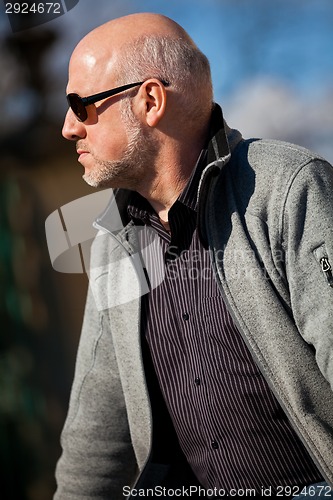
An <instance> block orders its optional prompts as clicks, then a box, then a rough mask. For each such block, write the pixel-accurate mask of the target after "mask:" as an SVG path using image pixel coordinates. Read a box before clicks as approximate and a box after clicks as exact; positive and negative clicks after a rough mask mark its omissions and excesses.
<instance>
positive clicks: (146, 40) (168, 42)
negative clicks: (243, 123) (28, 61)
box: [70, 13, 212, 123]
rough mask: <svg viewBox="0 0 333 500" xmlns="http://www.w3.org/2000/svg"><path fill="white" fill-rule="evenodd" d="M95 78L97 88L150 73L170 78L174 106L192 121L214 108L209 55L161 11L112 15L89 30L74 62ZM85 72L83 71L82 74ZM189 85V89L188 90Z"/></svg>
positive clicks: (108, 86)
mask: <svg viewBox="0 0 333 500" xmlns="http://www.w3.org/2000/svg"><path fill="white" fill-rule="evenodd" d="M77 61H79V65H81V68H82V67H83V68H85V69H83V70H82V69H81V71H82V72H84V70H86V71H88V72H89V75H90V78H93V79H94V78H97V80H98V82H96V85H98V88H96V92H98V91H100V90H104V89H107V88H110V87H112V86H117V85H124V84H125V83H130V82H134V81H144V80H146V79H148V78H152V77H154V78H159V79H161V80H166V81H168V82H170V92H172V91H173V97H174V98H175V101H177V102H175V105H176V106H178V107H179V109H182V110H183V114H184V119H186V121H187V122H188V120H189V119H190V117H191V116H193V119H192V120H191V121H193V123H197V122H198V119H199V120H200V118H202V116H203V115H204V116H205V117H206V118H207V117H208V116H209V114H210V112H211V107H212V84H211V75H210V67H209V63H208V61H207V58H206V57H205V56H204V55H203V54H202V53H201V52H200V50H199V49H198V48H197V46H196V45H195V43H194V42H193V40H192V39H191V37H190V36H189V35H188V34H187V32H186V31H185V30H184V29H183V28H182V27H181V26H180V25H179V24H177V23H176V22H175V21H173V20H172V19H170V18H168V17H166V16H162V15H160V14H152V13H140V14H131V15H128V16H125V17H121V18H118V19H113V20H111V21H109V22H107V23H105V24H103V25H101V26H99V27H97V28H96V29H94V30H93V31H91V32H90V33H88V35H86V36H85V37H84V38H83V39H82V40H81V41H80V42H79V44H78V45H77V47H76V48H75V50H74V52H73V55H72V58H71V64H70V70H71V66H73V65H75V66H76V67H75V68H74V70H75V71H76V72H77V71H78V65H77V64H76V63H77ZM83 76H84V75H83ZM189 90H190V92H189Z"/></svg>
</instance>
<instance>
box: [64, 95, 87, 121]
mask: <svg viewBox="0 0 333 500" xmlns="http://www.w3.org/2000/svg"><path fill="white" fill-rule="evenodd" d="M67 101H68V104H69V106H70V107H71V109H72V111H73V113H74V114H75V116H76V117H77V118H78V119H79V120H80V121H81V122H84V121H85V120H86V119H87V117H88V114H87V110H86V108H85V105H84V104H83V102H82V100H81V97H80V96H79V95H77V94H68V96H67Z"/></svg>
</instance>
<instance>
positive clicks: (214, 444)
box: [210, 441, 219, 450]
mask: <svg viewBox="0 0 333 500" xmlns="http://www.w3.org/2000/svg"><path fill="white" fill-rule="evenodd" d="M210 444H211V445H212V448H213V449H214V450H217V449H218V447H219V443H218V442H217V441H212V442H211V443H210Z"/></svg>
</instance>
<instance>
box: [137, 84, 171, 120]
mask: <svg viewBox="0 0 333 500" xmlns="http://www.w3.org/2000/svg"><path fill="white" fill-rule="evenodd" d="M140 95H141V98H142V100H143V101H142V104H144V108H145V109H144V113H145V121H146V123H147V125H148V126H149V127H156V126H157V125H158V123H159V121H160V120H161V119H162V118H163V116H164V113H165V109H166V101H167V92H166V89H165V86H164V85H163V83H162V82H161V81H160V80H157V79H150V80H146V81H145V82H144V84H143V85H142V86H141V89H140Z"/></svg>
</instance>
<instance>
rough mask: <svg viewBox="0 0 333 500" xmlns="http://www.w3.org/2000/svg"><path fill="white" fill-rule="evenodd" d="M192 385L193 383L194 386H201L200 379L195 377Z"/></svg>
mask: <svg viewBox="0 0 333 500" xmlns="http://www.w3.org/2000/svg"><path fill="white" fill-rule="evenodd" d="M194 383H195V385H200V384H201V380H200V378H199V377H195V379H194Z"/></svg>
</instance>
